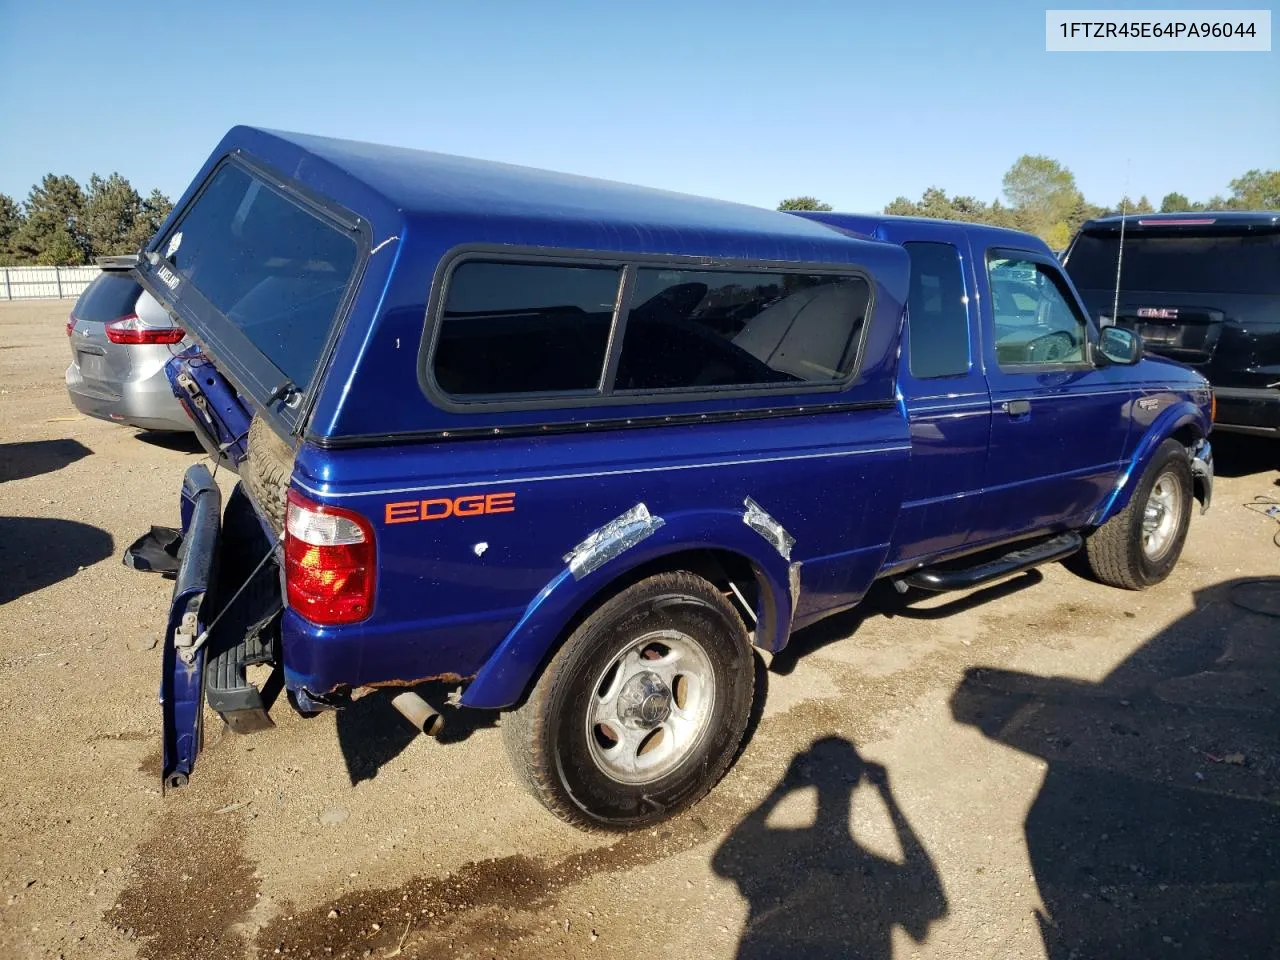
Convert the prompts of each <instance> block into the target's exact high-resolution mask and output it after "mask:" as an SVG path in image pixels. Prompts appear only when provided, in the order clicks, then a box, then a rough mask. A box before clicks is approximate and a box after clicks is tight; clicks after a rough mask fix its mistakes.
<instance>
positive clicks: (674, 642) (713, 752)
mask: <svg viewBox="0 0 1280 960" xmlns="http://www.w3.org/2000/svg"><path fill="white" fill-rule="evenodd" d="M754 685H755V665H754V661H753V658H752V653H751V647H750V644H749V642H748V639H747V631H746V628H745V627H744V626H743V624H742V620H741V619H740V618H739V617H738V614H737V612H736V611H735V610H734V609H733V607H732V606H731V605H730V604H729V603H728V601H726V600H725V598H724V597H723V596H722V595H721V594H720V592H719V591H718V590H716V589H715V587H713V586H712V585H711V584H710V583H708V582H707V581H706V580H704V579H702V578H701V577H698V576H695V575H694V574H691V573H686V572H676V573H664V574H659V575H656V576H653V577H649V578H648V579H646V580H642V581H640V582H639V583H636V584H634V585H632V586H630V587H628V588H627V589H625V590H623V591H621V592H620V593H618V594H617V595H616V596H614V597H612V598H611V599H610V600H608V601H607V602H605V603H604V604H603V605H601V607H600V608H599V609H598V610H596V611H595V612H594V613H592V614H591V615H590V616H589V617H587V619H586V620H584V621H583V622H582V624H581V625H580V626H579V627H578V628H577V629H576V630H575V631H574V632H573V633H572V635H571V636H570V637H569V639H568V640H566V641H565V643H564V645H563V646H562V647H561V648H560V649H559V650H558V651H557V652H556V654H555V656H554V657H552V659H551V661H550V662H549V663H548V664H547V666H546V668H545V669H544V670H543V672H542V675H541V676H540V677H539V678H538V680H537V683H536V684H535V685H534V687H533V690H532V691H531V693H530V694H529V697H528V699H527V700H526V701H525V703H524V704H523V705H522V706H521V707H520V708H519V709H517V710H515V711H513V712H511V713H508V714H506V715H505V716H504V718H503V721H502V732H503V739H504V741H505V742H506V747H507V751H508V753H509V754H510V756H511V761H512V764H513V765H514V767H515V768H516V771H517V772H518V773H519V774H520V776H521V777H522V778H523V779H524V781H525V783H526V784H527V786H528V787H529V789H530V790H531V791H532V792H533V794H534V796H536V797H537V798H538V799H539V800H540V801H541V802H542V803H543V804H544V805H545V806H546V807H547V808H548V809H549V810H551V812H552V813H554V814H555V815H556V816H558V817H560V818H561V819H562V820H566V821H568V822H569V823H572V824H575V825H577V826H584V827H595V828H602V829H608V830H626V829H631V828H634V827H640V826H643V825H645V824H649V823H653V822H654V821H657V820H661V819H663V818H664V817H667V816H669V815H671V814H673V813H675V812H676V811H677V810H680V809H681V808H683V807H686V806H689V805H690V804H692V803H694V802H695V801H697V800H698V799H699V798H701V797H702V796H703V794H705V793H706V792H707V791H708V790H710V789H711V787H712V786H714V785H715V783H716V781H717V780H719V779H720V777H721V776H723V775H724V772H725V770H727V769H728V767H729V764H730V763H732V762H733V758H734V754H735V753H736V752H737V749H738V746H739V744H740V743H741V742H742V737H743V734H744V733H745V732H746V728H747V721H748V717H749V715H750V712H751V703H752V696H753V689H754Z"/></svg>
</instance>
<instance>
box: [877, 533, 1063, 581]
mask: <svg viewBox="0 0 1280 960" xmlns="http://www.w3.org/2000/svg"><path fill="white" fill-rule="evenodd" d="M1082 546H1084V538H1083V537H1081V536H1080V534H1078V533H1075V532H1074V531H1068V532H1066V533H1060V534H1058V535H1057V536H1056V537H1050V538H1049V539H1048V540H1041V541H1040V542H1039V543H1036V544H1033V545H1031V546H1029V547H1021V548H1020V549H1017V550H1012V551H1010V552H1009V553H1006V554H1005V555H1004V556H1002V557H996V558H995V559H994V560H987V561H985V562H983V563H979V564H976V565H975V566H972V567H960V568H958V569H955V570H941V569H938V568H936V567H924V568H922V569H920V570H915V571H913V572H911V573H909V574H907V575H906V576H904V577H901V578H900V581H899V582H901V583H904V584H906V585H907V586H909V587H918V588H919V589H921V590H932V591H933V592H935V593H944V592H946V591H949V590H968V589H969V588H971V587H979V586H981V585H982V584H984V583H990V582H991V581H992V580H1001V579H1003V578H1004V577H1009V576H1012V575H1013V574H1015V573H1021V572H1022V571H1024V570H1030V569H1032V568H1033V567H1039V566H1041V565H1043V564H1046V563H1053V562H1054V561H1055V560H1062V559H1064V558H1066V557H1069V556H1071V555H1072V554H1073V553H1075V552H1076V551H1077V550H1079V549H1080V548H1081V547H1082Z"/></svg>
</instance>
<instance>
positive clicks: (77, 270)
mask: <svg viewBox="0 0 1280 960" xmlns="http://www.w3.org/2000/svg"><path fill="white" fill-rule="evenodd" d="M97 275H98V268H97V267H0V300H54V299H63V298H66V297H78V296H80V294H81V293H83V292H84V288H85V287H87V286H88V285H89V284H90V283H91V282H92V280H93V278H94V277H96V276H97Z"/></svg>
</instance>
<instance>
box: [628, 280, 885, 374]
mask: <svg viewBox="0 0 1280 960" xmlns="http://www.w3.org/2000/svg"><path fill="white" fill-rule="evenodd" d="M869 299H870V288H869V286H868V284H867V282H866V280H864V279H862V278H861V277H848V276H824V275H812V274H801V273H756V272H751V273H729V272H724V271H704V270H671V269H654V268H642V269H639V270H637V271H636V280H635V289H634V292H633V294H632V297H631V303H632V304H633V306H632V307H631V309H630V312H629V314H628V316H627V327H626V333H625V335H624V337H623V341H622V355H621V357H620V358H619V360H618V374H617V379H616V381H615V384H614V389H615V390H668V389H686V390H687V389H705V388H715V387H731V386H755V385H763V384H774V383H812V382H819V383H821V382H832V381H837V380H842V379H844V378H845V377H846V376H847V375H848V374H849V372H850V371H851V370H852V369H853V365H854V362H855V360H856V359H857V354H858V349H859V346H860V345H861V343H862V326H863V322H864V320H865V319H866V312H867V305H868V301H869Z"/></svg>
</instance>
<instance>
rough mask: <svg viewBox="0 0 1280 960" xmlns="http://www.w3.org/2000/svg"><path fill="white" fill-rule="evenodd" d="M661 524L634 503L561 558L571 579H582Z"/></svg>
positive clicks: (646, 509) (640, 505) (642, 505)
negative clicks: (570, 574)
mask: <svg viewBox="0 0 1280 960" xmlns="http://www.w3.org/2000/svg"><path fill="white" fill-rule="evenodd" d="M663 523H664V521H663V519H662V518H661V517H655V516H653V515H652V514H651V513H649V508H648V507H646V506H645V505H644V504H643V503H637V504H636V505H635V506H634V507H632V508H631V509H630V510H628V511H627V512H626V513H624V514H623V515H622V516H620V517H618V518H617V519H616V520H610V521H609V522H608V523H606V524H605V525H604V526H603V527H601V528H600V529H598V530H596V531H594V532H592V534H591V535H590V536H588V537H587V539H585V540H583V541H582V542H581V543H580V544H578V545H577V546H576V547H574V548H573V549H572V550H570V551H569V552H568V553H566V554H565V555H564V557H563V558H562V559H563V560H564V562H565V563H567V564H568V565H569V572H570V573H572V574H573V579H575V580H581V579H582V578H583V577H585V576H586V575H587V574H589V573H591V572H593V571H595V570H599V569H600V568H601V567H602V566H604V565H605V564H606V563H608V562H609V561H610V560H612V559H613V558H614V557H616V556H618V555H620V554H622V553H625V552H626V551H627V550H630V549H631V548H632V547H634V546H635V545H636V544H637V543H639V542H640V541H641V540H644V539H645V538H646V537H649V536H651V535H652V534H653V532H654V531H655V530H657V529H658V528H659V527H660V526H662V524H663Z"/></svg>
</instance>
